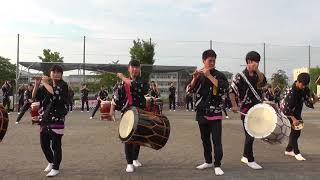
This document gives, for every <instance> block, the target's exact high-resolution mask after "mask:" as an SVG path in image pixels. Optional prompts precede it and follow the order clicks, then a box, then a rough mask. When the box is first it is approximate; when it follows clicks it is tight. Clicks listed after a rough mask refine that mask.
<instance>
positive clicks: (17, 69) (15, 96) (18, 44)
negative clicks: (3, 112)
mask: <svg viewBox="0 0 320 180" xmlns="http://www.w3.org/2000/svg"><path fill="white" fill-rule="evenodd" d="M19 50H20V34H18V39H17V65H16V92H15V93H14V96H13V102H12V103H13V110H14V109H15V99H17V92H18V83H19V55H20V52H19Z"/></svg>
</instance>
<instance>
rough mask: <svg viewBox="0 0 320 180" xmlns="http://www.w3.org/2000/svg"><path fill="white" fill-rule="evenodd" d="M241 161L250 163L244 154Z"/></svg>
mask: <svg viewBox="0 0 320 180" xmlns="http://www.w3.org/2000/svg"><path fill="white" fill-rule="evenodd" d="M240 161H241V162H243V163H245V164H248V158H246V157H243V156H242V158H241V160H240Z"/></svg>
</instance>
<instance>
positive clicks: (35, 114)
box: [30, 102, 40, 124]
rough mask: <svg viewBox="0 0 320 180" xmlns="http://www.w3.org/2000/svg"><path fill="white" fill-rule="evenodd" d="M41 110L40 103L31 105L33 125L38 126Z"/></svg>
mask: <svg viewBox="0 0 320 180" xmlns="http://www.w3.org/2000/svg"><path fill="white" fill-rule="evenodd" d="M39 109H40V102H33V103H31V111H30V114H31V121H32V124H38V123H39V116H40V114H39Z"/></svg>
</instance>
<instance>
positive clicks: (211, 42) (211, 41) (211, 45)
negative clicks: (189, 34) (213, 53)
mask: <svg viewBox="0 0 320 180" xmlns="http://www.w3.org/2000/svg"><path fill="white" fill-rule="evenodd" d="M210 49H212V40H210Z"/></svg>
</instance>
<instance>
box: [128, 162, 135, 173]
mask: <svg viewBox="0 0 320 180" xmlns="http://www.w3.org/2000/svg"><path fill="white" fill-rule="evenodd" d="M126 172H127V173H132V172H134V167H133V165H132V164H128V165H127V168H126Z"/></svg>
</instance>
